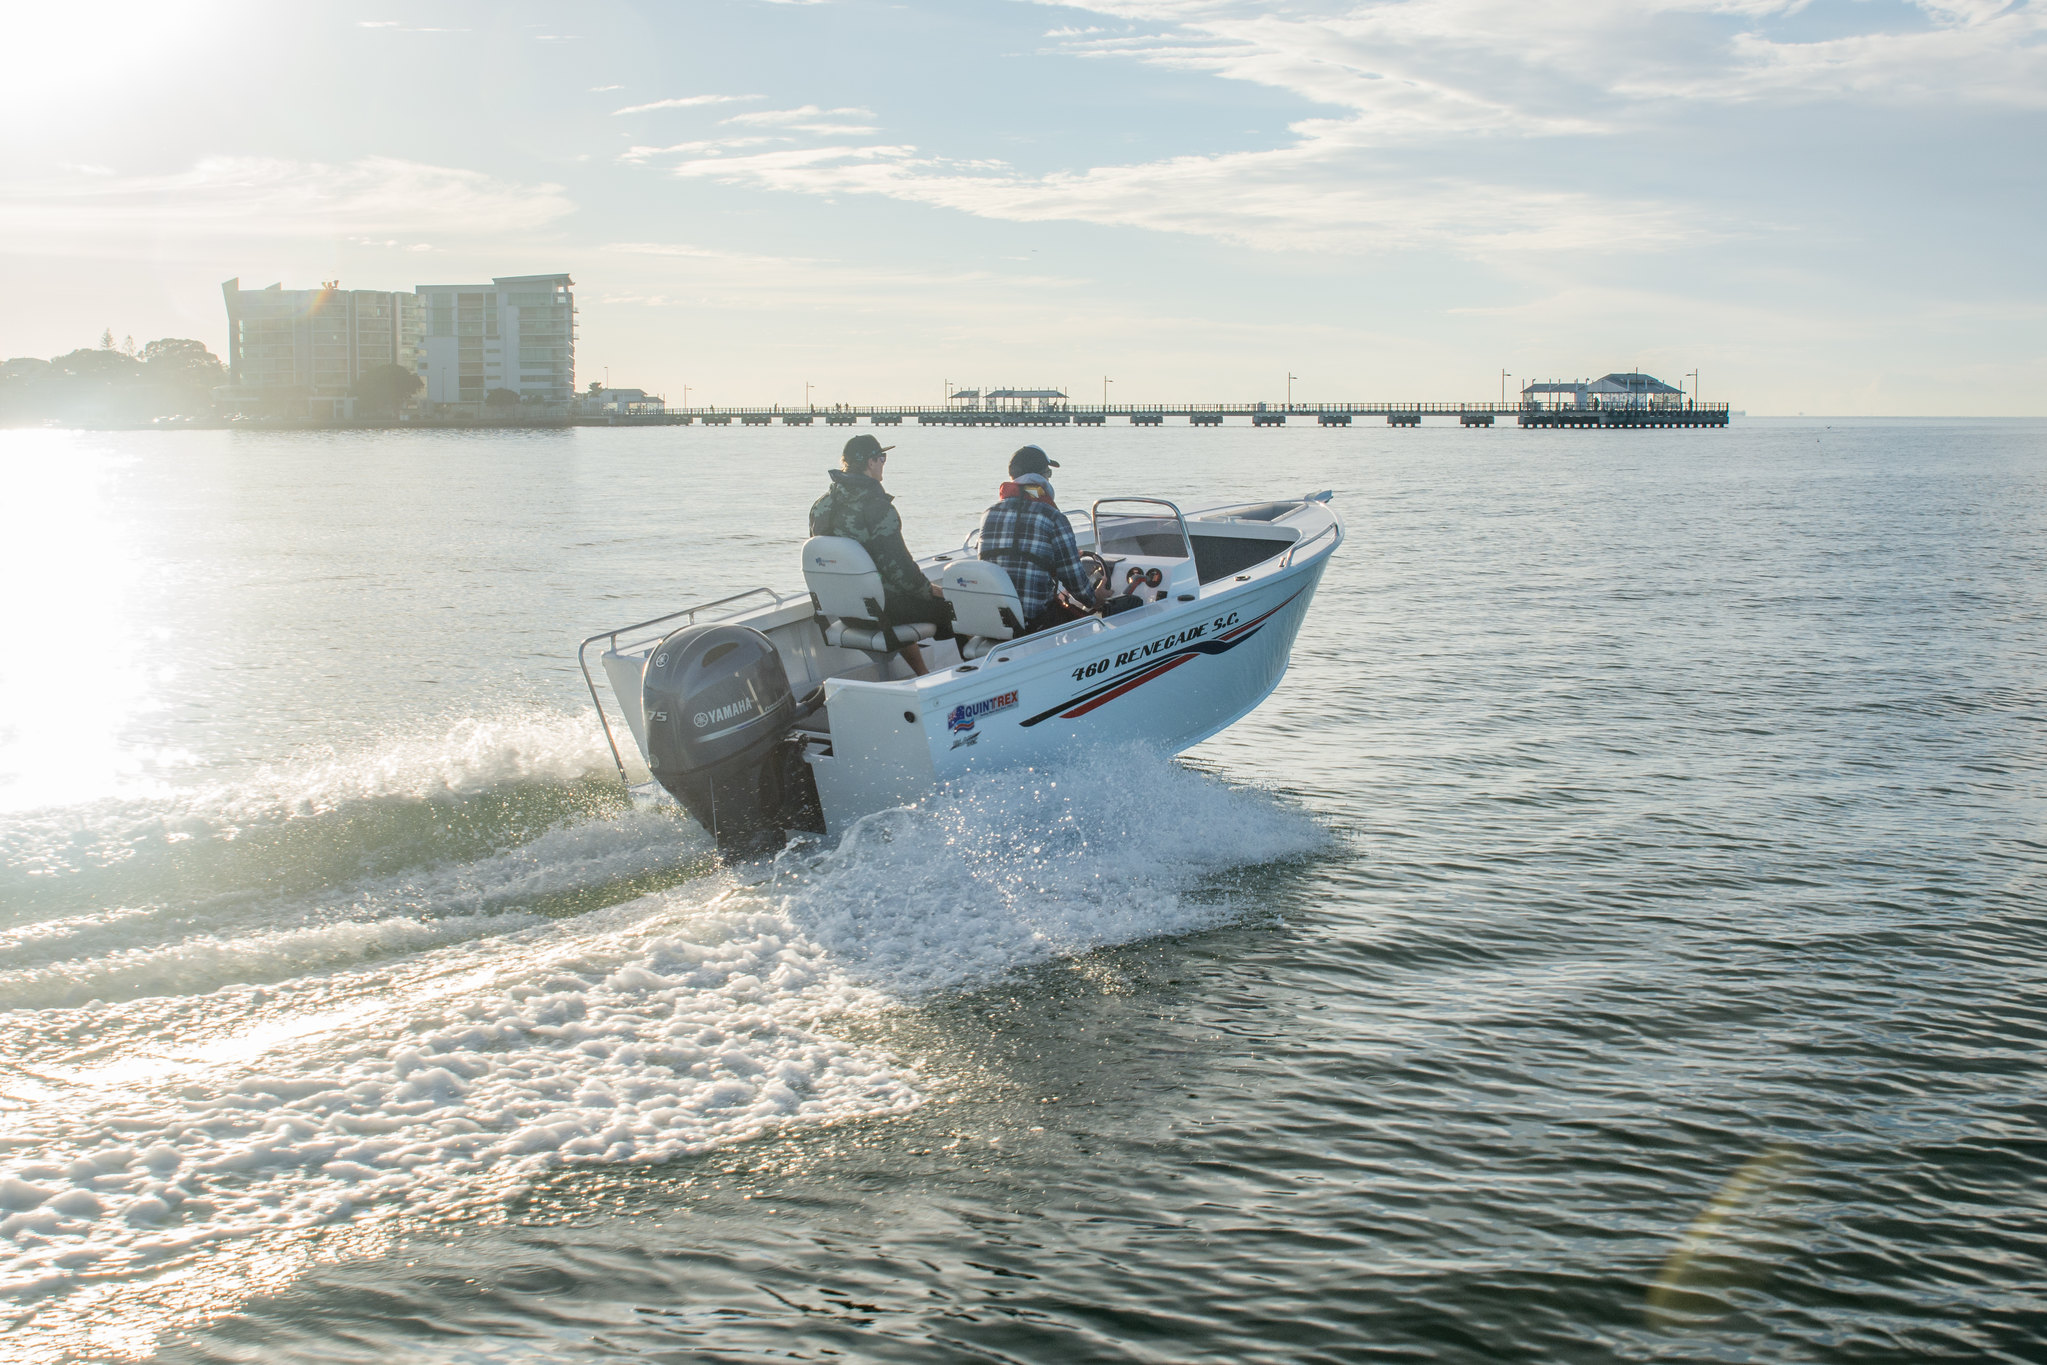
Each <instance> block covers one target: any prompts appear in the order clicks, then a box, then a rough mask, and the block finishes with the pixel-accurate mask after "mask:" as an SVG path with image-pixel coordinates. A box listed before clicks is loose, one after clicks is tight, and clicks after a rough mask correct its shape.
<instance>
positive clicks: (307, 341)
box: [220, 279, 420, 417]
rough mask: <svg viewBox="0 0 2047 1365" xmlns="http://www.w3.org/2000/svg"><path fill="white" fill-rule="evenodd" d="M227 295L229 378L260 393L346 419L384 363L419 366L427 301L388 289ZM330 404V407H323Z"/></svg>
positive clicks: (229, 285)
mask: <svg viewBox="0 0 2047 1365" xmlns="http://www.w3.org/2000/svg"><path fill="white" fill-rule="evenodd" d="M220 290H221V294H222V296H223V297H224V298H225V299H226V300H227V371H228V382H229V384H230V385H232V386H233V387H234V388H235V389H237V390H239V391H241V392H242V393H243V394H245V395H247V396H249V397H252V398H290V399H292V400H294V401H295V400H297V399H298V398H304V399H306V400H307V402H308V404H309V405H310V406H311V408H312V409H313V411H314V412H315V414H316V415H323V416H328V417H343V416H347V415H348V413H347V412H346V411H344V409H345V408H346V407H347V405H348V402H349V400H350V395H351V394H352V393H353V391H354V389H355V385H356V381H357V380H359V379H361V378H362V377H363V375H364V374H365V373H366V372H368V371H370V370H374V369H376V368H377V367H378V366H380V365H401V366H403V367H405V368H406V369H408V370H410V369H414V368H416V367H417V365H418V363H419V360H418V352H419V339H420V308H419V300H418V299H417V298H415V297H414V296H413V295H411V294H401V293H388V292H386V291H384V290H381V289H343V288H341V285H340V282H339V281H334V280H330V281H328V282H327V283H326V284H323V285H321V286H320V287H319V288H318V289H286V288H284V287H283V286H282V285H277V284H273V285H271V286H270V287H269V288H268V289H244V288H242V282H241V280H240V279H232V280H229V281H227V282H226V283H224V284H223V285H221V287H220ZM323 409H324V411H323Z"/></svg>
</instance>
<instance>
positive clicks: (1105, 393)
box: [1102, 375, 1116, 408]
mask: <svg viewBox="0 0 2047 1365" xmlns="http://www.w3.org/2000/svg"><path fill="white" fill-rule="evenodd" d="M1115 382H1116V381H1115V380H1113V379H1111V378H1109V376H1107V375H1103V376H1102V406H1103V407H1104V408H1107V407H1108V406H1109V385H1111V384H1113V383H1115Z"/></svg>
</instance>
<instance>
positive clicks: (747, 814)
mask: <svg viewBox="0 0 2047 1365" xmlns="http://www.w3.org/2000/svg"><path fill="white" fill-rule="evenodd" d="M1329 498H1330V495H1329V494H1328V493H1327V492H1322V493H1315V494H1310V495H1308V496H1306V497H1302V498H1296V499H1290V500H1281V501H1276V502H1259V503H1243V504H1238V505H1234V506H1228V507H1215V508H1210V509H1207V510H1205V511H1199V512H1193V513H1182V512H1181V511H1180V509H1179V508H1178V507H1176V506H1174V505H1173V504H1172V503H1170V502H1166V501H1163V500H1160V499H1156V498H1106V499H1102V500H1101V501H1098V502H1096V503H1095V504H1094V505H1093V507H1092V508H1091V509H1090V510H1089V511H1088V512H1087V513H1085V514H1081V513H1074V514H1070V515H1071V518H1072V520H1073V523H1074V534H1075V538H1076V539H1077V540H1078V541H1079V542H1080V546H1081V549H1082V551H1083V552H1084V554H1092V555H1096V556H1098V557H1099V558H1100V559H1101V560H1103V561H1104V562H1105V563H1106V565H1107V568H1108V572H1109V574H1110V581H1111V582H1112V583H1113V584H1115V585H1117V586H1118V587H1128V588H1131V589H1133V591H1132V592H1130V593H1127V594H1126V595H1125V598H1124V602H1123V605H1124V608H1125V609H1124V610H1122V611H1119V612H1117V613H1116V614H1114V615H1108V616H1089V617H1085V618H1083V619H1081V620H1078V621H1074V622H1071V623H1069V624H1067V625H1064V626H1060V627H1057V628H1055V629H1051V630H1044V631H1040V632H1037V633H1035V634H1029V635H1025V634H1022V632H1021V625H1020V617H1021V611H1022V608H1021V606H1020V605H1019V604H1018V602H1017V597H1016V593H1015V591H1014V589H1013V587H1012V586H1011V584H1010V581H1009V577H1008V575H1007V574H1006V573H1005V572H1004V571H1003V570H1002V569H1001V568H1000V567H999V566H998V565H996V564H993V563H990V562H988V561H985V560H982V559H981V558H979V554H978V548H977V540H978V537H979V534H980V532H979V529H978V528H976V530H975V531H974V533H973V534H972V535H969V536H968V537H967V539H966V541H965V542H964V543H963V544H962V545H961V546H960V548H958V549H955V550H949V551H945V552H943V553H939V554H933V555H929V556H926V557H925V558H923V559H921V560H919V561H918V564H919V567H921V568H922V569H923V570H924V572H925V575H926V577H928V578H929V579H930V580H931V581H932V582H933V583H935V584H937V585H939V587H940V589H941V590H942V591H943V593H944V595H945V598H946V600H947V601H948V602H950V603H951V604H952V607H953V611H954V613H955V620H954V624H953V628H954V631H955V633H956V634H957V636H958V638H957V639H954V640H944V641H939V640H934V639H931V638H930V637H931V635H932V634H934V633H935V632H934V628H933V627H931V626H897V627H893V628H892V633H893V638H890V636H889V635H887V634H885V633H884V630H883V628H882V627H880V626H878V625H877V624H876V622H875V618H876V617H877V616H878V615H879V614H880V607H879V603H880V601H881V599H882V587H881V580H880V578H879V576H878V575H876V574H875V572H874V567H873V563H872V561H871V560H870V559H869V558H868V556H867V553H866V551H865V550H863V549H861V547H860V546H859V544H858V543H857V542H854V541H850V540H840V539H835V538H832V537H816V538H813V539H812V540H811V541H809V542H808V543H806V544H805V546H804V555H803V558H804V579H805V587H804V588H802V589H799V590H796V591H778V590H775V589H772V588H755V589H752V590H750V591H748V592H744V593H740V594H738V595H736V596H733V597H727V598H722V599H720V600H718V601H715V602H703V603H699V604H697V605H695V606H690V607H684V608H682V609H681V610H679V611H674V612H670V613H668V614H667V615H665V616H659V617H656V618H654V619H653V620H651V621H640V622H636V623H634V624H633V625H630V626H622V627H620V628H618V629H616V630H609V631H602V632H599V633H598V634H596V635H593V636H591V637H590V638H589V639H587V640H585V641H584V642H583V645H582V648H581V649H579V650H578V652H577V659H578V662H579V663H580V664H581V665H582V669H583V678H584V681H585V682H586V683H588V684H589V687H590V698H591V700H592V701H593V702H595V703H596V704H597V713H598V716H599V717H600V719H601V720H602V722H603V725H604V734H605V738H606V740H607V741H608V742H609V743H610V745H611V754H612V758H613V760H614V761H615V762H616V763H617V764H618V771H619V776H620V778H621V779H622V780H624V781H625V782H626V783H627V784H628V786H631V785H632V779H631V777H630V776H629V775H628V772H627V768H626V762H625V758H624V755H623V753H622V752H621V750H620V748H619V738H618V734H617V732H616V730H615V729H614V727H613V722H612V717H611V714H610V708H607V707H606V706H605V704H604V699H603V697H602V695H601V694H600V693H599V692H598V689H597V683H596V679H595V677H594V676H593V675H592V673H591V669H590V660H589V651H590V650H591V649H592V648H593V647H597V646H601V649H600V650H599V654H598V661H599V663H600V665H601V669H602V672H603V674H604V676H605V679H606V680H607V681H608V682H609V684H610V687H611V691H612V693H613V696H614V699H615V709H616V710H617V711H618V712H619V713H620V715H621V716H622V717H623V720H624V724H625V729H626V731H627V732H628V733H629V734H630V735H631V736H632V740H633V743H634V745H635V746H636V747H637V749H638V752H639V756H640V759H641V761H642V762H644V763H645V764H646V766H647V769H648V771H649V774H650V775H651V778H652V780H653V781H654V782H656V783H659V784H660V786H661V787H662V788H664V789H665V790H667V791H668V792H669V793H670V794H671V795H672V796H674V797H675V798H676V799H677V800H678V801H680V802H681V803H682V804H683V806H684V807H685V808H687V809H688V810H689V812H690V814H691V815H692V816H694V817H695V818H696V819H697V820H698V821H699V822H700V823H701V824H703V826H704V827H705V828H706V829H707V830H709V831H710V832H711V833H712V834H713V835H714V836H715V837H716V838H717V840H718V843H719V846H720V847H721V848H723V849H726V850H728V851H738V852H755V851H759V850H762V849H764V848H769V847H774V846H779V844H780V843H781V842H782V841H783V839H784V838H785V837H786V836H787V834H788V833H789V832H791V831H797V830H810V831H815V832H820V833H825V834H829V835H837V834H838V833H840V832H841V831H843V830H844V829H845V828H846V826H848V825H849V824H851V823H852V822H853V821H855V820H857V819H859V818H860V817H862V816H864V815H868V814H871V813H872V812H874V811H878V810H885V809H888V808H889V807H892V806H899V805H903V804H906V803H908V802H912V801H915V800H917V799H918V798H919V797H921V796H922V795H924V794H925V793H927V792H929V791H931V790H932V789H933V788H935V787H936V786H937V785H939V784H940V783H944V782H950V781H956V780H958V779H960V778H962V777H966V776H968V775H969V774H971V773H974V772H976V771H984V770H988V769H994V768H1003V767H1010V766H1017V765H1023V764H1042V763H1047V762H1052V761H1056V760H1057V759H1058V758H1059V756H1060V755H1061V754H1062V753H1067V752H1072V751H1074V750H1077V749H1082V748H1089V747H1094V746H1098V745H1102V744H1124V745H1127V744H1139V745H1148V746H1151V747H1154V748H1156V749H1157V750H1159V751H1160V752H1162V753H1177V752H1179V751H1181V750H1183V749H1186V748H1189V747H1191V746H1192V745H1195V744H1198V743H1200V742H1201V741H1202V740H1204V739H1207V738H1208V737H1209V736H1211V735H1213V734H1215V733H1217V732H1218V731H1220V730H1222V729H1224V728H1225V727H1226V726H1229V725H1230V724H1232V723H1234V722H1235V721H1237V720H1240V719H1241V718H1243V717H1244V716H1245V715H1246V714H1248V713H1249V712H1250V711H1251V710H1252V709H1253V708H1254V707H1256V706H1257V705H1258V704H1259V703H1260V702H1261V701H1263V700H1264V699H1265V698H1266V696H1267V695H1269V694H1270V693H1271V691H1272V690H1273V688H1274V687H1276V686H1278V685H1279V680H1280V678H1281V677H1282V676H1284V675H1285V673H1286V667H1287V662H1288V660H1289V658H1290V657H1291V655H1292V652H1293V643H1294V637H1295V635H1297V634H1298V633H1299V631H1300V628H1301V622H1302V620H1303V619H1304V618H1305V617H1306V615H1307V612H1308V604H1309V603H1310V602H1311V601H1312V600H1313V599H1314V596H1315V588H1316V586H1317V585H1318V584H1319V583H1320V582H1321V579H1322V571H1323V569H1324V568H1325V567H1326V566H1327V564H1328V562H1329V557H1330V556H1331V555H1332V554H1334V553H1335V552H1336V548H1337V546H1339V545H1341V544H1342V543H1343V535H1344V531H1343V520H1342V518H1341V517H1339V516H1338V515H1337V514H1336V512H1335V510H1334V509H1333V508H1331V507H1330V506H1329ZM1132 596H1134V597H1135V598H1136V599H1137V600H1136V602H1135V603H1132V602H1131V601H1130V598H1131V597H1132ZM911 637H915V638H916V639H918V640H920V641H921V643H919V644H917V645H916V646H915V647H916V648H920V649H922V650H923V651H924V657H925V661H926V664H927V667H928V670H929V671H928V673H927V674H926V675H925V676H922V677H919V676H916V675H914V674H913V673H912V672H911V671H910V669H909V666H908V665H907V664H905V663H904V662H903V661H902V659H901V658H900V657H899V656H898V655H896V654H895V653H892V652H890V651H891V650H892V649H893V648H894V647H895V645H897V644H898V643H900V642H901V641H902V640H904V639H906V638H911Z"/></svg>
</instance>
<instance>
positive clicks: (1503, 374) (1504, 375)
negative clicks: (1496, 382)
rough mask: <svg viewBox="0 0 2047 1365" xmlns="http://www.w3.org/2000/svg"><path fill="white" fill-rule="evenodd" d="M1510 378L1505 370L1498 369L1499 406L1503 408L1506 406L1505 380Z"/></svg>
mask: <svg viewBox="0 0 2047 1365" xmlns="http://www.w3.org/2000/svg"><path fill="white" fill-rule="evenodd" d="M1512 378H1513V376H1512V375H1510V374H1508V373H1507V372H1506V371H1505V370H1501V371H1500V406H1501V407H1503V408H1504V407H1506V406H1507V381H1508V380H1509V379H1512Z"/></svg>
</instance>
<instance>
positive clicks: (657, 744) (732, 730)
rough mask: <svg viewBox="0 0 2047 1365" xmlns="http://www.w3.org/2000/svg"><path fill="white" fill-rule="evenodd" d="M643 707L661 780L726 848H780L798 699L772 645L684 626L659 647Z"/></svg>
mask: <svg viewBox="0 0 2047 1365" xmlns="http://www.w3.org/2000/svg"><path fill="white" fill-rule="evenodd" d="M640 701H641V705H642V706H643V707H644V708H645V715H646V719H647V757H648V760H649V766H650V767H651V768H652V769H653V772H654V778H655V780H656V781H658V782H660V784H661V785H662V786H663V787H664V788H666V789H667V791H668V794H669V795H671V796H673V797H674V798H675V799H676V800H677V801H680V802H681V803H682V805H683V808H684V809H685V810H687V811H688V812H689V813H690V814H691V815H692V816H694V817H696V820H697V823H698V824H700V825H702V826H703V827H704V828H705V829H707V830H709V831H710V832H711V833H712V834H713V835H714V836H716V838H717V840H718V846H719V848H721V849H725V850H728V851H731V850H738V851H743V852H754V851H757V850H760V849H763V848H766V847H768V846H771V845H773V844H776V843H779V842H780V841H781V839H782V829H783V825H784V823H785V822H784V818H783V809H784V806H785V804H786V802H785V796H784V788H785V786H786V785H787V783H786V781H785V779H786V778H787V777H788V776H789V774H788V772H787V768H788V763H787V758H788V755H787V754H786V753H785V752H784V751H785V749H786V747H787V746H786V745H785V744H784V740H785V739H786V738H787V736H788V733H789V727H790V724H791V722H792V721H793V720H794V719H795V716H796V698H795V696H794V695H793V694H792V693H791V692H790V690H789V677H788V675H787V674H786V673H785V672H783V670H782V658H781V655H780V654H778V653H777V652H776V650H775V645H774V642H773V641H772V640H770V639H768V637H767V636H765V635H763V634H761V633H760V632H759V631H757V630H753V629H751V628H750V627H747V626H731V625H725V626H717V625H713V626H685V627H683V628H682V629H681V630H678V631H676V632H674V633H673V634H672V635H670V636H668V638H667V639H665V640H663V641H662V642H661V643H660V644H658V645H656V646H655V647H654V652H653V655H652V657H650V658H649V659H648V660H647V671H646V674H645V677H644V680H643V682H642V684H641V698H640ZM792 795H793V793H792Z"/></svg>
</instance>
